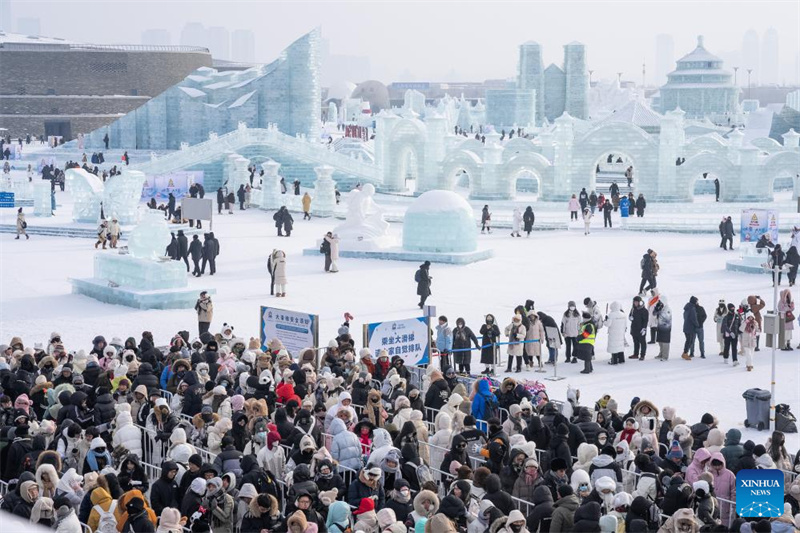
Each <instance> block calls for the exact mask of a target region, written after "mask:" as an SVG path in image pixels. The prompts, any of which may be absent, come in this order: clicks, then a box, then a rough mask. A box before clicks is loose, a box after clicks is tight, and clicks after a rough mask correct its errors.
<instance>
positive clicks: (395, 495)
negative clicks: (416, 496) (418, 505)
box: [389, 490, 411, 503]
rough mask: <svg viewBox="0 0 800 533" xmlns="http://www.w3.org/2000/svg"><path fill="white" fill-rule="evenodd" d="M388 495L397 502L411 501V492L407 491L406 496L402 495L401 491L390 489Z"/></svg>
mask: <svg viewBox="0 0 800 533" xmlns="http://www.w3.org/2000/svg"><path fill="white" fill-rule="evenodd" d="M389 497H390V498H391V499H393V500H394V501H396V502H397V503H408V502H410V501H411V493H409V494H408V496H403V493H402V492H400V491H399V490H392V492H391V493H390V494H389Z"/></svg>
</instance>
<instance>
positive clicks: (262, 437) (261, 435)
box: [256, 431, 267, 444]
mask: <svg viewBox="0 0 800 533" xmlns="http://www.w3.org/2000/svg"><path fill="white" fill-rule="evenodd" d="M256 441H257V442H259V443H260V444H264V443H265V442H267V432H266V431H260V432H258V433H256Z"/></svg>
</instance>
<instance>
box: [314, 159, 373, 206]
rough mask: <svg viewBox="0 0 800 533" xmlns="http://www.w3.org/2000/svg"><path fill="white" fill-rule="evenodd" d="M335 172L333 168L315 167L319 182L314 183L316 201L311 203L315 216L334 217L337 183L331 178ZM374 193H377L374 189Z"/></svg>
mask: <svg viewBox="0 0 800 533" xmlns="http://www.w3.org/2000/svg"><path fill="white" fill-rule="evenodd" d="M333 170H334V169H333V167H331V166H328V165H322V166H319V167H314V172H315V173H316V174H317V180H316V181H315V182H314V200H313V201H312V202H311V209H312V210H313V212H314V215H315V216H318V217H332V216H333V210H334V209H335V208H336V182H334V181H333V178H332V177H331V176H333ZM370 187H372V185H370ZM372 193H373V194H374V193H375V188H374V187H372Z"/></svg>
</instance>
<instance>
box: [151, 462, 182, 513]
mask: <svg viewBox="0 0 800 533" xmlns="http://www.w3.org/2000/svg"><path fill="white" fill-rule="evenodd" d="M167 472H168V471H167V470H163V471H162V474H161V477H160V478H158V479H157V480H156V482H155V483H153V486H152V487H150V507H151V508H152V509H153V511H155V513H156V516H161V511H163V510H164V508H165V507H173V508H175V509H177V508H178V499H177V495H178V484H177V483H175V480H174V479H167V478H166V474H167Z"/></svg>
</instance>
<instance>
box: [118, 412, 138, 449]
mask: <svg viewBox="0 0 800 533" xmlns="http://www.w3.org/2000/svg"><path fill="white" fill-rule="evenodd" d="M111 442H112V444H113V446H114V448H116V447H117V446H124V447H125V449H127V450H128V452H129V453H135V454H136V455H137V456H138V457H142V430H141V429H139V428H137V427H136V426H134V425H133V418H132V417H131V414H130V413H129V412H127V411H122V412H120V413H117V429H115V430H114V437H113V438H112V440H111Z"/></svg>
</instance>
